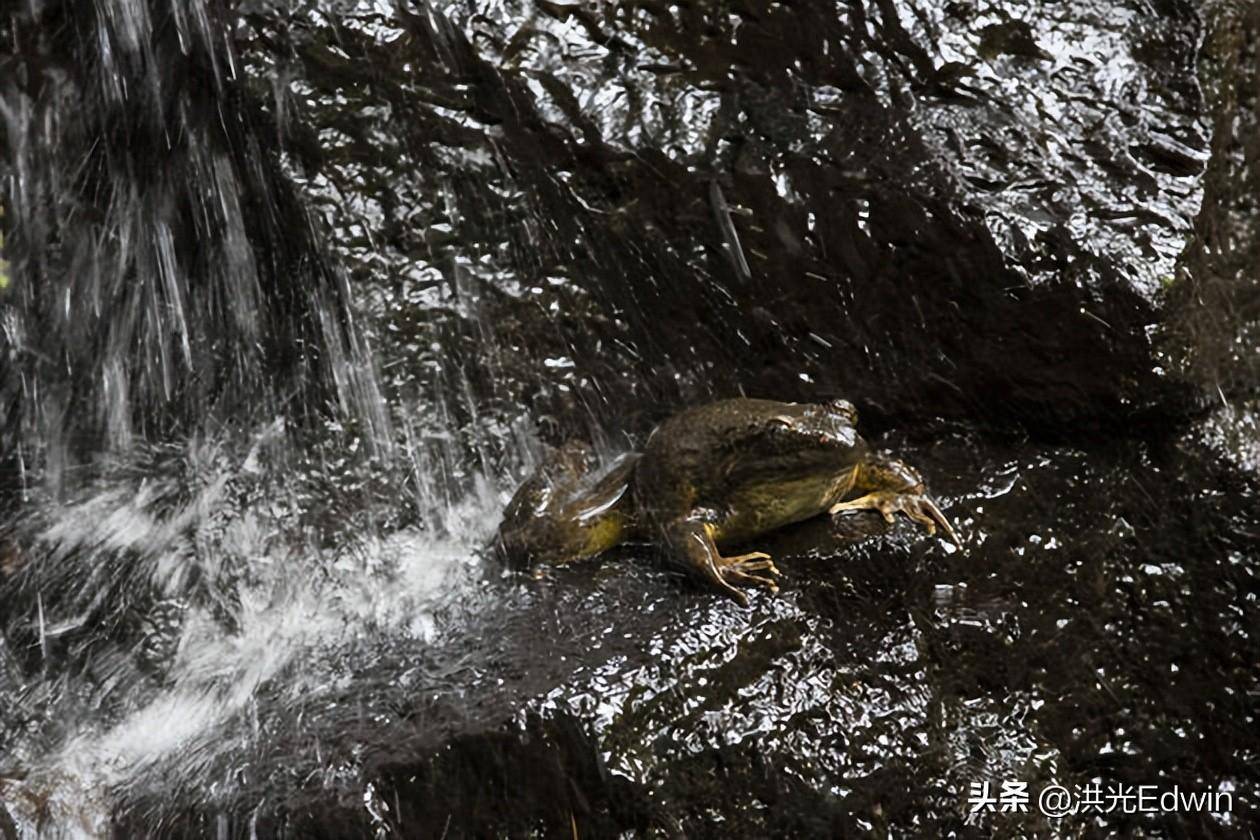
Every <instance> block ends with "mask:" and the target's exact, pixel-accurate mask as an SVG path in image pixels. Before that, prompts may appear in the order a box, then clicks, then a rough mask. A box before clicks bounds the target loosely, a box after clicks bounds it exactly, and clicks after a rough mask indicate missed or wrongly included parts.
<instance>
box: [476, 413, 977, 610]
mask: <svg viewBox="0 0 1260 840" xmlns="http://www.w3.org/2000/svg"><path fill="white" fill-rule="evenodd" d="M590 462H591V458H590V454H589V451H587V450H586V449H585V448H583V447H581V446H580V445H572V444H571V445H569V446H566V447H565V448H564V449H562V450H561V451H560V452H559V453H558V455H557V457H556V458H555V459H554V460H553V461H552V462H550V463H549V464H547V465H545V466H544V467H543V468H542V469H541V470H540V471H539V472H538V473H536V474H535V475H534V476H533V477H532V478H531V479H530V480H529V481H527V482H526V483H525V485H523V486H522V487H521V489H520V490H518V491H517V493H516V495H515V496H514V497H513V499H512V501H511V502H510V503H509V505H508V507H507V509H506V510H505V512H504V521H503V524H502V526H500V529H499V536H498V544H499V546H500V548H501V549H502V550H503V551H504V553H505V554H506V555H507V559H508V560H509V562H512V563H514V564H516V565H535V564H538V563H548V564H558V563H567V562H570V561H573V560H578V559H581V558H584V557H591V556H593V555H595V554H599V553H600V552H602V551H605V550H607V549H609V548H612V547H613V546H615V545H617V544H619V543H621V542H625V541H627V540H640V541H646V542H651V543H655V544H658V545H661V546H663V547H665V548H666V549H667V551H668V553H669V554H670V556H672V557H673V558H674V559H675V560H677V561H678V562H679V563H680V564H682V565H683V566H685V567H687V568H689V569H691V570H693V571H694V572H696V573H697V574H698V575H699V576H701V577H702V578H704V579H705V580H708V581H709V582H711V583H713V584H714V585H715V586H717V587H718V588H720V589H722V590H723V591H724V592H725V593H726V594H728V595H731V597H734V598H736V599H737V600H740V601H741V602H742V601H744V600H745V599H744V596H743V595H742V594H741V593H739V592H738V590H736V589H734V587H733V586H732V585H731V584H732V583H735V582H738V583H753V584H757V585H762V586H768V587H770V588H774V585H773V581H772V580H771V579H769V578H767V577H765V575H763V574H756V573H758V572H763V571H768V572H770V573H772V574H777V573H778V570H777V569H775V568H774V566H773V564H772V563H771V562H770V561H769V557H768V556H767V555H764V554H760V553H754V554H749V555H741V556H740V557H737V558H725V557H722V556H721V554H720V553H719V551H718V548H719V547H720V546H726V545H731V544H736V543H743V542H746V541H748V540H750V539H752V538H754V537H757V536H760V535H762V534H765V533H768V532H770V531H774V530H777V529H779V528H782V527H783V526H785V525H790V524H792V523H795V522H801V521H803V520H806V519H809V518H811V517H814V516H818V515H819V514H821V513H823V512H825V511H828V510H832V509H833V508H834V507H835V506H837V505H838V504H839V503H841V501H842V500H843V499H845V498H846V496H852V495H854V494H865V495H863V497H862V500H859V501H858V502H855V503H844V504H843V505H841V506H842V507H851V508H853V509H858V508H863V507H873V508H876V509H878V510H880V511H881V512H883V513H884V516H885V518H887V519H889V520H890V521H891V518H892V517H891V512H892V511H896V510H901V511H904V512H906V513H907V515H909V516H911V518H912V519H915V520H916V521H919V522H923V523H924V524H925V525H927V527H928V528H929V530H934V525H933V523H934V522H936V523H939V524H941V525H942V526H944V527H945V528H946V530H947V533H949V535H950V536H951V537H954V534H953V531H952V529H950V527H949V524H948V522H946V521H944V518H943V516H940V514H939V511H937V510H936V509H935V506H934V505H932V504H931V502H930V501H927V500H926V497H924V496H922V494H923V485H922V481H921V480H920V479H919V476H918V474H917V473H916V472H915V471H914V470H912V469H911V468H909V467H907V466H906V465H904V464H902V463H901V462H899V461H894V460H891V459H888V458H885V457H883V456H879V455H876V454H873V453H872V452H871V451H870V449H869V447H868V446H867V444H866V442H865V441H864V440H862V438H861V437H860V436H859V435H858V434H857V410H856V409H855V408H854V407H853V405H852V404H850V403H848V402H846V401H844V400H835V401H832V402H830V403H825V404H798V403H785V402H777V401H773V400H758V399H731V400H722V401H720V402H715V403H710V404H708V405H702V406H697V407H695V408H690V409H687V410H685V411H682V412H680V413H679V414H676V415H674V416H673V417H670V418H669V419H667V420H666V421H665V422H663V423H662V424H661V425H660V426H658V427H657V429H656V430H655V431H654V432H653V433H652V435H651V436H650V437H649V438H648V440H647V443H646V445H645V446H644V448H643V452H642V454H641V455H639V456H629V457H627V458H624V459H623V460H622V461H620V462H618V464H617V465H616V466H614V467H613V468H612V469H611V470H610V471H608V472H607V473H605V474H604V475H602V476H595V477H592V476H590V474H589V466H590ZM867 500H871V501H867ZM921 502H922V503H923V504H926V508H923V509H920V507H919V505H920V503H921ZM925 510H926V511H928V512H929V513H930V515H928V514H925V513H924V511H925ZM955 539H956V537H955Z"/></svg>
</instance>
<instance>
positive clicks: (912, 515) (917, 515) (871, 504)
mask: <svg viewBox="0 0 1260 840" xmlns="http://www.w3.org/2000/svg"><path fill="white" fill-rule="evenodd" d="M844 510H877V511H879V512H880V513H881V514H882V515H883V517H884V521H885V522H888V523H892V522H893V515H894V514H896V513H899V512H900V513H904V514H905V515H906V517H907V518H909V519H910V520H912V521H914V522H917V523H919V524H920V525H922V526H923V527H924V528H925V529H926V530H927V532H928V533H929V534H935V533H936V528H937V526H940V529H941V530H942V531H944V532H945V536H947V537H949V541H950V542H952V543H953V544H954V545H956V546H958V547H959V548H962V540H961V539H959V538H958V534H957V532H956V531H954V526H953V525H951V524H950V523H949V520H948V519H946V518H945V514H943V513H941V509H940V508H939V507H937V506H936V503H935V502H933V501H932V500H931V499H929V498H928V497H927V496H926V495H925V494H924V493H923V490H922V487H921V486H920V487H917V488H912V489H909V490H877V491H875V492H874V493H867V494H866V495H865V496H861V497H860V498H857V499H853V500H852V501H848V502H837V503H835V504H834V505H832V506H831V508H830V510H828V513H830V514H832V515H835V514H837V513H839V512H840V511H844Z"/></svg>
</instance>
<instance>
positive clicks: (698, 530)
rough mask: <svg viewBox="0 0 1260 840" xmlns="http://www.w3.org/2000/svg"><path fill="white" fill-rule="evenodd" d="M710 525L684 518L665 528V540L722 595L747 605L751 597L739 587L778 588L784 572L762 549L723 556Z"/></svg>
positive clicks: (772, 589)
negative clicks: (778, 579)
mask: <svg viewBox="0 0 1260 840" xmlns="http://www.w3.org/2000/svg"><path fill="white" fill-rule="evenodd" d="M713 536H714V532H713V528H712V526H710V525H707V524H702V523H699V522H694V521H682V522H678V523H676V524H674V525H673V526H672V527H670V528H668V529H666V540H667V542H668V543H669V544H670V545H671V547H673V548H674V550H676V551H678V552H680V554H681V555H682V558H681V559H684V561H685V564H686V565H687V566H688V567H690V568H691V570H692V571H693V572H694V573H695V574H696V575H698V576H699V577H701V578H703V579H704V580H705V582H706V583H708V584H710V585H711V586H713V587H714V588H715V589H717V590H718V591H720V592H721V593H722V594H723V595H726V596H727V597H728V598H731V599H732V600H734V601H735V602H737V603H738V604H740V606H744V607H746V606H748V596H747V595H745V594H744V593H743V592H742V591H740V589H738V588H737V587H739V586H760V587H762V588H763V589H768V590H770V591H771V592H778V591H779V583H778V581H777V580H775V578H777V577H778V576H779V575H780V574H781V573H780V572H779V570H778V568H777V567H776V566H775V565H774V561H773V560H771V559H770V555H769V554H766V553H765V552H762V551H753V552H749V553H747V554H737V555H735V556H734V557H723V556H722V554H721V552H719V551H718V547H717V544H716V543H715V542H714V540H713Z"/></svg>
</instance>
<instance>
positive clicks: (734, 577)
mask: <svg viewBox="0 0 1260 840" xmlns="http://www.w3.org/2000/svg"><path fill="white" fill-rule="evenodd" d="M722 577H723V579H725V580H726V581H727V582H728V583H742V584H744V585H746V586H760V587H763V588H765V589H769V590H770V591H771V592H774V593H777V592H778V591H779V583H778V581H776V580H775V579H774V578H771V577H767V576H765V575H757V574H753V573H751V572H746V571H743V570H742V569H736V568H732V567H729V566H728V567H727V568H724V569H722ZM745 606H747V604H746V603H745Z"/></svg>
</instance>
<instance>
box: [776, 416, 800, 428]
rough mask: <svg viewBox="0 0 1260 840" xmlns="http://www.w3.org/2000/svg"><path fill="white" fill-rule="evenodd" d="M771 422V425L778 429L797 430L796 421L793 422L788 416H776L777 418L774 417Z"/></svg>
mask: <svg viewBox="0 0 1260 840" xmlns="http://www.w3.org/2000/svg"><path fill="white" fill-rule="evenodd" d="M770 422H771V423H773V424H774V425H775V427H776V428H783V429H795V428H796V422H795V421H794V420H792V418H791V417H788V416H786V415H783V414H779V415H776V416H774V417H771V418H770Z"/></svg>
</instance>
